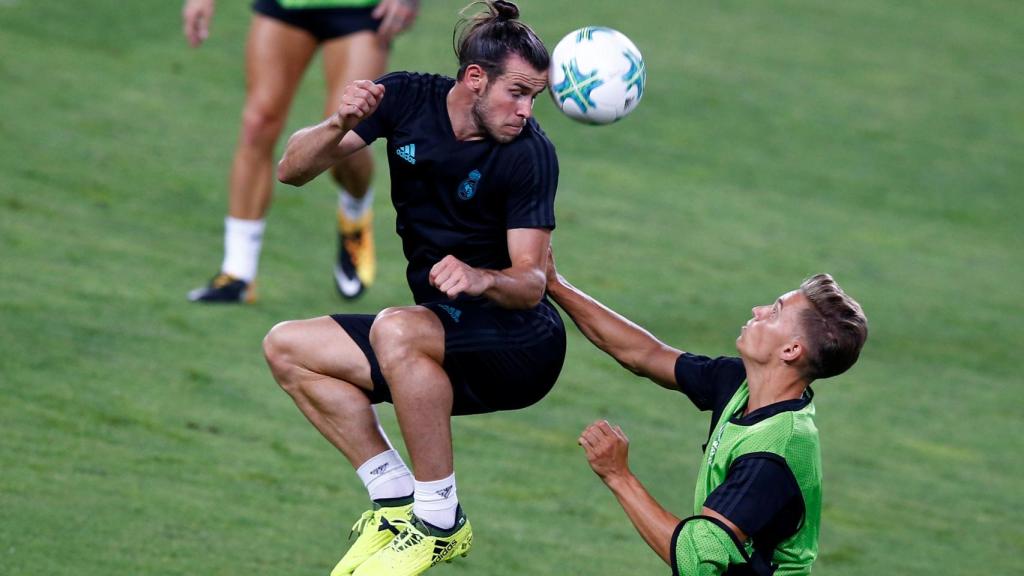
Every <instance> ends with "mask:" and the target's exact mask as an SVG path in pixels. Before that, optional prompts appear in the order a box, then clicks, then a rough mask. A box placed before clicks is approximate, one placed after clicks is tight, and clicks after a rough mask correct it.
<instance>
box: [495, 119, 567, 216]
mask: <svg viewBox="0 0 1024 576" xmlns="http://www.w3.org/2000/svg"><path fill="white" fill-rule="evenodd" d="M534 130H535V133H533V134H531V135H530V137H529V138H524V139H523V142H517V143H516V144H517V153H516V155H515V158H514V160H513V161H512V162H510V163H509V165H508V167H509V170H510V174H509V179H508V187H509V188H508V196H507V205H506V210H507V213H506V228H508V229H512V228H546V229H548V230H554V229H555V190H556V189H557V188H558V156H557V155H556V154H555V147H554V145H553V144H551V141H550V140H548V139H547V137H546V136H544V134H543V132H540V130H539V129H536V128H534Z"/></svg>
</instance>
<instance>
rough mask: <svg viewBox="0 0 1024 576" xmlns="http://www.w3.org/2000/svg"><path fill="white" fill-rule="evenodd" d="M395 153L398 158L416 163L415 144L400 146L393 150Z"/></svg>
mask: <svg viewBox="0 0 1024 576" xmlns="http://www.w3.org/2000/svg"><path fill="white" fill-rule="evenodd" d="M395 154H398V157H399V158H401V159H402V160H405V161H406V162H408V163H409V164H415V163H416V145H415V144H406V145H405V146H402V147H401V148H399V149H398V150H395Z"/></svg>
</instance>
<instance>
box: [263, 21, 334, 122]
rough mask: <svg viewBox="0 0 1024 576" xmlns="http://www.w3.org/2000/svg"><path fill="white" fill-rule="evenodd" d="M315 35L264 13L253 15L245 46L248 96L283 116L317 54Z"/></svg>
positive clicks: (268, 110) (264, 108)
mask: <svg viewBox="0 0 1024 576" xmlns="http://www.w3.org/2000/svg"><path fill="white" fill-rule="evenodd" d="M316 47H317V41H316V38H314V37H313V35H312V34H310V33H309V32H306V31H304V30H302V29H299V28H296V27H294V26H290V25H288V24H285V23H283V22H281V21H280V20H275V19H273V18H270V17H268V16H264V15H263V14H258V13H257V14H253V17H252V23H251V25H250V27H249V39H248V41H247V43H246V47H245V71H246V94H247V96H246V98H247V100H248V102H249V104H256V105H258V106H259V107H260V108H261V109H262V110H263V111H265V112H269V113H275V115H278V116H283V115H285V114H286V113H287V110H288V105H289V104H290V103H291V100H292V97H293V96H294V95H295V91H296V89H297V88H298V86H299V82H300V81H301V80H302V74H303V72H305V70H306V67H307V66H309V61H310V60H311V59H312V58H313V54H315V53H316Z"/></svg>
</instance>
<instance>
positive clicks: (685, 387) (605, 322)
mask: <svg viewBox="0 0 1024 576" xmlns="http://www.w3.org/2000/svg"><path fill="white" fill-rule="evenodd" d="M547 288H548V295H549V296H550V297H551V298H553V299H554V300H555V301H556V302H557V303H558V304H559V306H561V307H562V309H563V310H565V311H566V312H567V313H568V314H569V316H570V317H572V319H573V321H574V322H575V323H576V325H577V326H578V327H579V329H580V331H581V332H583V334H584V335H585V336H586V337H587V338H588V339H590V341H591V342H593V343H594V344H595V345H597V346H598V347H599V348H600V349H601V350H604V351H605V352H606V353H608V354H609V355H611V356H612V357H613V358H615V359H616V360H618V361H619V363H621V364H622V365H623V366H624V367H626V368H627V369H629V370H630V371H631V372H633V373H635V374H637V375H639V376H644V377H647V378H650V379H651V380H653V381H654V382H655V383H657V384H659V385H661V386H663V387H665V388H668V389H670V390H678V391H680V392H683V393H684V394H686V395H687V396H688V397H689V398H690V400H691V401H692V402H693V404H694V405H696V406H697V407H698V408H699V409H701V410H709V411H711V413H712V416H711V429H710V433H709V437H708V443H707V444H706V446H705V451H704V458H703V460H702V462H701V467H700V472H699V474H698V477H697V486H696V489H695V491H694V503H693V510H692V511H690V513H689V514H687V515H686V517H685V518H683V519H680V518H679V517H678V516H676V515H674V514H673V513H671V512H669V511H668V510H666V509H665V508H663V507H662V506H661V505H660V504H659V503H658V502H657V501H656V500H655V499H654V498H653V497H652V496H651V495H650V493H648V492H647V490H646V489H645V488H644V486H643V485H642V484H641V483H640V481H639V480H638V479H637V478H636V476H634V475H633V474H632V472H630V470H629V466H628V457H627V456H628V445H629V440H628V439H627V438H626V436H625V434H623V433H622V430H621V429H620V428H619V427H618V426H612V425H611V424H609V423H608V422H607V421H599V422H595V423H594V424H592V425H590V426H589V427H587V429H586V430H584V431H583V433H582V434H581V435H580V438H579V442H580V445H582V446H583V448H584V450H585V452H586V455H587V460H588V461H589V463H590V466H591V468H593V470H594V472H596V473H597V475H598V476H599V477H601V479H602V480H603V481H604V483H605V484H606V485H607V486H608V488H609V489H610V490H611V491H612V493H613V494H615V497H616V498H617V499H618V501H619V503H620V504H621V505H622V507H623V509H624V510H625V511H626V514H627V516H629V519H630V520H631V521H632V522H633V525H634V526H635V527H636V529H637V531H638V532H639V533H640V535H641V536H642V537H643V539H644V540H645V541H646V542H647V544H648V545H649V546H650V547H651V548H652V549H653V550H654V551H655V552H656V553H657V554H658V555H659V556H660V557H661V558H662V559H663V560H664V561H665V562H666V563H668V564H669V565H670V566H671V567H672V573H673V575H685V576H694V575H700V576H704V575H712V574H728V575H758V576H762V575H771V574H774V575H776V576H778V575H786V576H790V575H796V574H810V572H811V566H812V564H813V563H814V560H815V558H816V557H817V555H818V529H819V525H820V521H821V451H820V447H819V444H818V429H817V428H816V427H815V424H814V403H813V391H812V390H811V387H810V385H811V383H812V382H814V381H815V380H818V379H821V378H829V377H831V376H835V375H838V374H841V373H843V372H845V371H846V370H847V369H848V368H849V367H850V366H852V365H853V364H854V363H855V362H856V361H857V358H858V357H859V355H860V350H861V348H862V347H863V345H864V342H865V340H866V339H867V333H868V329H867V318H866V317H865V316H864V313H863V311H862V310H861V307H860V305H859V304H858V303H857V302H856V301H855V300H853V299H852V298H850V297H849V296H847V295H846V293H845V292H843V290H842V289H841V288H840V287H839V285H838V284H836V282H835V281H834V280H833V279H832V277H831V276H829V275H827V274H818V275H816V276H813V277H811V278H809V279H807V280H805V281H804V282H803V283H802V284H801V285H800V287H799V288H798V289H796V290H793V291H791V292H788V293H786V294H783V295H782V296H780V297H779V298H778V299H776V300H775V302H774V303H772V304H771V305H766V306H755V307H754V308H753V310H752V313H753V317H752V318H751V319H750V320H749V321H747V323H746V324H744V325H743V327H742V328H741V331H740V335H739V337H738V338H737V339H736V349H737V350H738V351H739V357H738V358H732V357H719V358H714V359H712V358H708V357H706V356H698V355H694V354H690V353H685V352H682V351H680V350H678V349H676V348H673V347H671V346H669V345H667V344H665V343H663V342H661V341H659V340H658V339H657V338H655V337H654V336H652V335H651V334H650V333H649V332H647V331H646V330H644V329H643V328H641V327H640V326H637V325H636V324H634V323H632V322H630V321H629V320H627V319H626V318H624V317H622V316H620V315H618V314H617V313H615V312H614V311H612V310H610V309H608V308H606V307H605V306H603V305H602V304H601V303H599V302H597V301H596V300H594V299H593V298H591V297H590V296H588V295H586V294H585V293H583V292H581V291H580V290H578V289H576V288H575V287H573V286H572V285H571V284H569V283H568V282H566V281H565V279H564V278H563V277H561V276H560V275H558V273H557V272H556V271H555V267H554V261H553V259H552V260H550V261H549V269H548V284H547Z"/></svg>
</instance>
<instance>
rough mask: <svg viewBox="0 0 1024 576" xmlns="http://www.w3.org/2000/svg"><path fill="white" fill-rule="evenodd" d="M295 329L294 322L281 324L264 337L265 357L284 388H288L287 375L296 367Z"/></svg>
mask: <svg viewBox="0 0 1024 576" xmlns="http://www.w3.org/2000/svg"><path fill="white" fill-rule="evenodd" d="M293 327H294V322H291V321H288V322H279V323H278V324H276V325H274V327H273V328H271V329H270V331H269V332H267V335H266V336H264V337H263V357H264V358H266V360H267V365H268V366H270V371H271V372H272V373H273V374H274V378H275V379H277V382H278V383H279V384H280V385H281V386H282V387H286V386H287V381H288V378H287V375H288V373H289V372H290V371H291V369H292V368H294V367H295V360H294V357H295V355H294V352H295V350H296V342H295V330H294V329H293Z"/></svg>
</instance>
